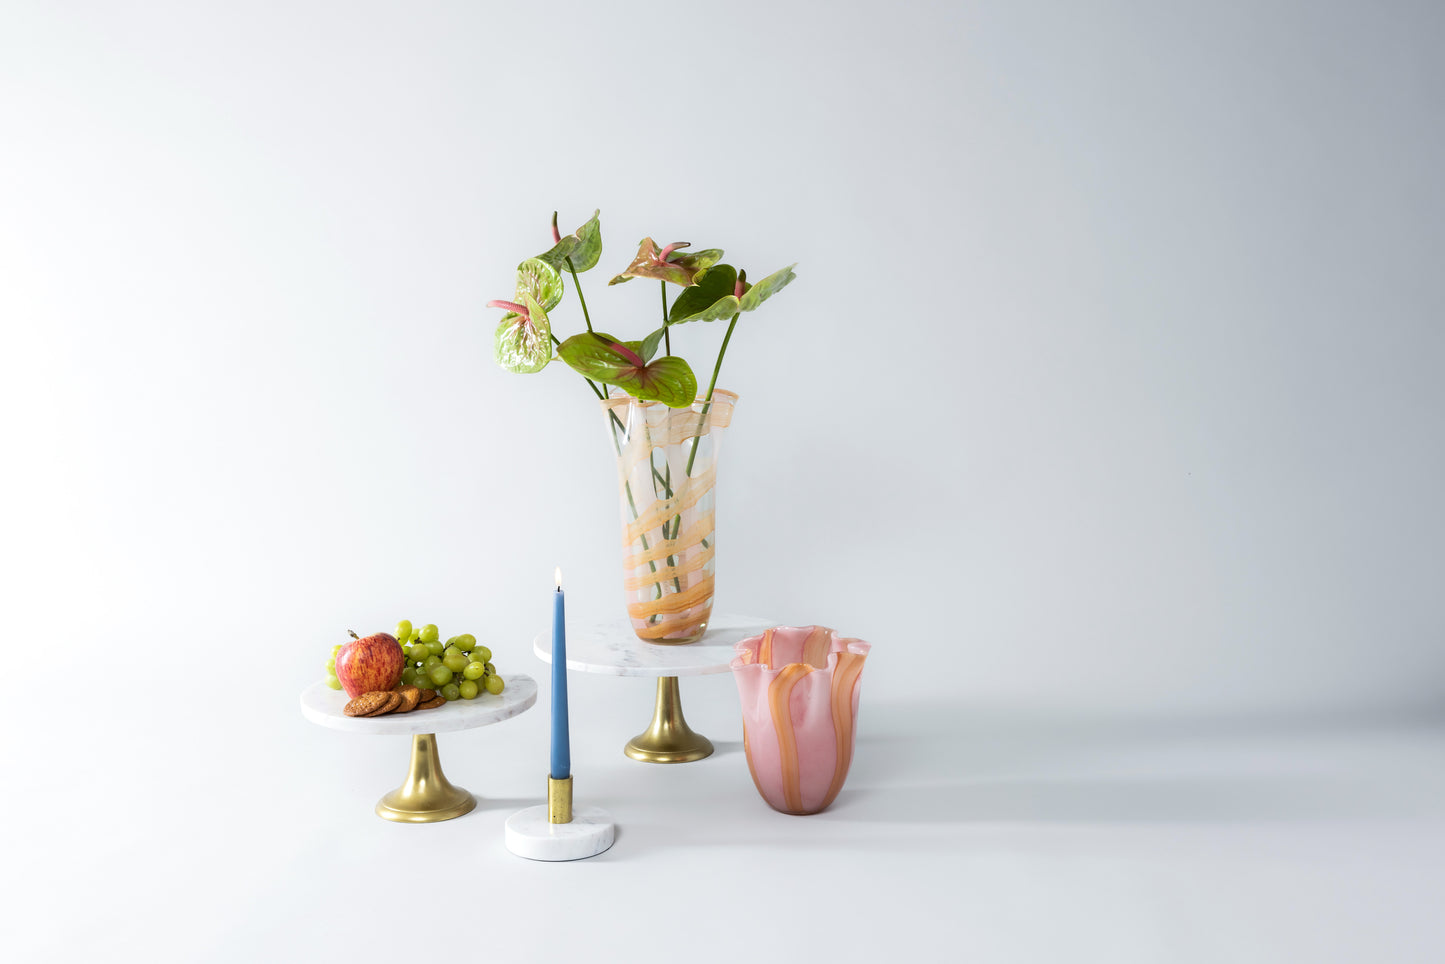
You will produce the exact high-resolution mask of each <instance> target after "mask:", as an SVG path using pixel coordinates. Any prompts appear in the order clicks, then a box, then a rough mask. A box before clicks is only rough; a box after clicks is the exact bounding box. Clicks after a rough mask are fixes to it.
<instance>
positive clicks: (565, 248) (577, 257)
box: [537, 211, 602, 272]
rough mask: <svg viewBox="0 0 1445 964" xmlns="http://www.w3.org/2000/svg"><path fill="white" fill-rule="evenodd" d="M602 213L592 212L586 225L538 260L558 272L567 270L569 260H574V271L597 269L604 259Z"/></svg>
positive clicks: (540, 255) (541, 255)
mask: <svg viewBox="0 0 1445 964" xmlns="http://www.w3.org/2000/svg"><path fill="white" fill-rule="evenodd" d="M601 213H602V212H601V211H594V212H592V217H591V218H589V219H588V221H587V223H586V224H584V225H582V227H580V228H578V229H577V230H576V231H574V232H572V233H571V234H569V235H567V236H566V237H565V238H563V239H562V240H560V241H558V242H557V243H556V244H554V245H552V247H551V249H550V250H548V251H546V252H544V253H542V254H539V255H537V260H538V261H545V262H546V263H547V264H550V265H551V266H552V267H554V268H556V269H557V270H558V271H566V270H567V259H568V258H571V259H572V270H573V271H579V272H580V271H586V270H587V269H588V268H595V267H596V266H597V261H598V259H600V258H601V257H602V228H601V226H600V225H599V224H598V221H597V216H598V215H599V214H601Z"/></svg>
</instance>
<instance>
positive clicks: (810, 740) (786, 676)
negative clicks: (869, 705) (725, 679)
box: [732, 626, 871, 814]
mask: <svg viewBox="0 0 1445 964" xmlns="http://www.w3.org/2000/svg"><path fill="white" fill-rule="evenodd" d="M735 648H736V650H737V656H736V657H734V658H733V661H732V671H733V678H734V679H735V680H737V684H738V696H739V698H740V699H741V701H742V706H743V749H744V750H746V751H747V756H748V769H749V770H750V771H751V772H752V775H753V783H754V784H755V785H756V786H757V788H758V792H759V793H761V794H762V795H763V799H764V800H766V801H767V802H768V806H770V807H772V808H773V809H774V810H780V811H782V812H783V813H795V814H804V813H817V812H819V811H820V810H824V809H826V808H827V807H828V805H829V804H831V803H832V802H833V801H834V799H836V798H837V796H838V791H839V790H841V789H843V781H844V780H846V779H847V778H848V765H849V764H850V763H852V762H853V735H854V732H855V730H856V725H857V721H858V684H859V677H861V676H862V674H863V661H864V660H865V659H866V658H867V657H868V650H869V649H870V648H871V647H870V646H869V644H868V643H865V642H863V640H861V639H850V638H847V637H843V636H839V635H838V634H837V633H835V632H834V631H833V630H831V629H828V628H826V627H823V626H803V627H796V626H779V627H777V628H776V629H770V630H768V631H767V632H765V633H763V634H762V635H761V636H753V637H751V638H749V639H745V640H743V641H742V642H740V643H738V644H737V646H736V647H735Z"/></svg>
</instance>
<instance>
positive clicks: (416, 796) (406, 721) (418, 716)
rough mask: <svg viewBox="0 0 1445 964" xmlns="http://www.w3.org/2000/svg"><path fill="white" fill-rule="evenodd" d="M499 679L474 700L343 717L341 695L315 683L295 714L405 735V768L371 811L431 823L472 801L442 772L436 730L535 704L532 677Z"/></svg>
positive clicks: (339, 726) (341, 726) (340, 726)
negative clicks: (501, 683) (495, 689)
mask: <svg viewBox="0 0 1445 964" xmlns="http://www.w3.org/2000/svg"><path fill="white" fill-rule="evenodd" d="M504 679H505V680H506V688H505V689H503V690H502V692H501V693H499V694H497V695H495V696H493V695H492V694H491V693H487V694H484V695H482V696H478V697H477V698H476V699H474V700H453V701H452V702H450V703H446V704H443V705H442V706H438V707H434V708H432V709H430V710H412V711H411V712H410V713H388V714H387V715H385V716H378V717H376V718H375V719H367V718H365V717H351V716H347V715H346V714H345V713H343V712H342V710H343V709H344V708H345V707H346V703H347V696H346V694H345V693H343V692H341V691H340V690H333V689H331V688H330V687H328V686H327V685H326V684H325V683H321V682H318V683H313V684H311V685H310V686H308V687H306V689H305V690H303V691H302V693H301V715H302V716H305V717H306V718H307V719H308V720H310V721H311V722H312V723H315V724H317V725H319V726H325V727H330V728H331V729H333V730H342V731H344V732H347V733H369V734H372V735H374V736H410V737H411V769H410V770H409V771H408V772H407V775H406V780H405V782H403V783H402V785H401V786H399V787H397V788H396V789H395V790H393V791H391V792H390V793H388V794H387V795H386V796H384V797H382V798H381V799H380V800H379V801H377V804H376V815H377V816H378V817H382V818H385V819H387V820H395V821H397V822H399V823H437V822H439V821H442V820H450V819H452V818H453V817H460V816H461V815H462V814H464V813H470V812H471V810H472V808H473V807H475V806H476V805H477V800H476V798H475V797H473V796H472V795H471V794H470V793H468V792H467V791H466V790H463V789H462V788H461V787H458V786H454V785H452V783H451V781H449V780H448V779H447V778H446V774H444V773H442V763H441V758H440V757H438V756H437V738H436V734H438V733H450V732H452V731H453V730H470V729H472V728H474V727H478V726H488V725H490V724H492V723H500V722H501V721H502V720H508V719H511V718H512V717H514V716H516V715H517V714H519V713H522V712H525V711H526V710H527V709H528V708H529V707H531V705H532V704H533V703H535V702H537V681H536V680H534V679H532V677H530V676H527V675H525V674H522V673H509V674H507V676H505V677H504Z"/></svg>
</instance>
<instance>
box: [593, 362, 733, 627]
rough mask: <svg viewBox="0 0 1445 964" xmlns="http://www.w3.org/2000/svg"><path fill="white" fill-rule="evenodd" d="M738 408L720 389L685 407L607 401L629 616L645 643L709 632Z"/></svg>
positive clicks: (631, 400) (620, 399) (625, 399)
mask: <svg viewBox="0 0 1445 964" xmlns="http://www.w3.org/2000/svg"><path fill="white" fill-rule="evenodd" d="M737 400H738V397H737V396H736V395H734V394H733V393H732V392H725V391H723V390H722V389H717V390H716V391H714V392H713V397H712V401H711V402H708V401H706V400H704V399H701V398H699V399H697V400H696V401H695V402H693V404H692V406H691V407H689V408H668V407H667V406H666V405H663V404H662V403H661V402H643V401H638V400H637V399H635V398H632V397H630V396H627V395H622V396H618V397H614V398H609V399H606V400H605V401H603V403H602V405H603V408H604V409H605V410H606V412H607V419H608V425H609V427H610V428H611V430H612V441H613V446H614V448H615V449H616V451H617V484H618V489H619V491H620V494H621V496H622V556H623V561H622V568H623V588H624V590H625V592H626V595H627V615H628V617H629V618H630V619H631V620H632V629H633V631H634V632H635V633H637V635H638V637H640V638H641V639H645V640H648V641H649V642H653V643H691V642H695V641H696V640H699V639H701V638H702V636H703V634H704V633H706V632H707V622H708V618H709V617H710V616H711V615H712V601H713V586H714V583H715V580H716V568H717V566H716V553H717V531H716V530H717V522H716V519H715V513H716V501H717V500H716V482H717V456H718V445H719V443H720V442H721V441H722V434H723V429H725V428H727V427H728V425H729V424H731V422H732V416H733V406H735V405H736V404H737Z"/></svg>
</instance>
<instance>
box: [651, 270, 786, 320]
mask: <svg viewBox="0 0 1445 964" xmlns="http://www.w3.org/2000/svg"><path fill="white" fill-rule="evenodd" d="M795 267H797V265H795V264H790V265H788V266H787V267H786V268H783V269H782V270H781V271H774V272H773V273H772V274H770V275H768V276H767V277H766V278H764V279H763V280H762V281H759V282H758V283H757V284H748V282H747V272H743V273H742V274H741V275H739V274H738V272H737V271H736V270H735V269H734V268H733V266H732V265H730V264H719V265H714V266H713V267H711V268H708V269H707V270H706V271H703V272H700V273H699V274H698V275H697V277H696V278H695V279H694V284H693V286H692V287H690V288H688V289H687V290H686V291H684V292H683V293H682V294H680V295H678V296H677V300H676V301H674V302H673V303H672V310H671V311H669V312H668V313H667V323H668V324H669V325H680V324H683V323H684V322H688V321H722V320H723V319H725V318H731V317H733V316H734V315H736V314H740V313H741V312H744V311H753V310H755V309H756V308H757V307H758V306H759V305H761V304H762V303H763V302H764V301H767V300H768V299H769V298H771V297H772V296H773V295H775V294H777V293H778V292H779V291H782V290H783V289H784V288H785V287H787V285H788V282H790V281H792V280H793V279H794V278H795V277H797V276H796V275H795V274H793V269H794V268H795Z"/></svg>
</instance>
